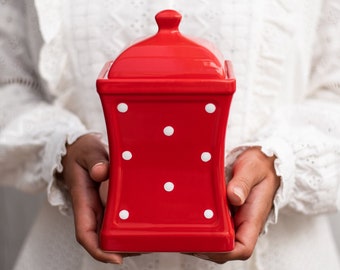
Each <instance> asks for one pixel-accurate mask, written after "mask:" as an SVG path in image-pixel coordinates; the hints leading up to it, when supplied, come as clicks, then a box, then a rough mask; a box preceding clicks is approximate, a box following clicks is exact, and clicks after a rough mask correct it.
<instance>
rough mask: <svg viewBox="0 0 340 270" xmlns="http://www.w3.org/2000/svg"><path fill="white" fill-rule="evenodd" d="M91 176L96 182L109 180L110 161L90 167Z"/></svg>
mask: <svg viewBox="0 0 340 270" xmlns="http://www.w3.org/2000/svg"><path fill="white" fill-rule="evenodd" d="M89 174H90V176H91V178H92V179H93V180H94V181H96V182H102V181H105V180H107V179H108V178H109V163H108V161H100V162H98V163H95V164H94V165H93V166H92V167H90V170H89Z"/></svg>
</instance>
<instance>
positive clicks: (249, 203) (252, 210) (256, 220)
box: [194, 183, 271, 264]
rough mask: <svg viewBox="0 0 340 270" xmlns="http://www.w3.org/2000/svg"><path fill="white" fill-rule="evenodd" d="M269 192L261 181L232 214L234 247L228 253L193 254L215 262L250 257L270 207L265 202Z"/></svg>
mask: <svg viewBox="0 0 340 270" xmlns="http://www.w3.org/2000/svg"><path fill="white" fill-rule="evenodd" d="M268 194H269V192H267V191H266V188H264V186H263V187H262V183H261V184H259V185H258V186H256V187H255V188H254V190H253V191H252V193H251V194H250V195H249V197H248V198H247V200H246V202H245V203H244V204H243V205H242V206H241V207H239V209H238V211H237V213H236V215H235V216H234V223H235V247H234V249H233V250H232V251H231V252H228V253H199V254H194V256H196V257H199V258H201V259H205V260H209V261H213V262H216V263H220V264H222V263H225V262H227V261H232V260H247V259H249V258H250V257H251V255H252V253H253V251H254V249H255V245H256V242H257V239H258V236H259V234H260V233H261V231H262V228H263V225H264V222H265V220H266V218H267V216H268V213H269V211H270V209H271V206H270V204H268V203H267V200H266V199H267V198H268V197H270V195H268Z"/></svg>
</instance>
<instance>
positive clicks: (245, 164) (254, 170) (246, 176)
mask: <svg viewBox="0 0 340 270" xmlns="http://www.w3.org/2000/svg"><path fill="white" fill-rule="evenodd" d="M271 166H272V160H271V158H268V157H267V156H265V155H264V154H263V153H262V152H261V151H260V150H259V149H258V148H257V147H254V148H250V149H248V150H247V151H245V152H244V153H243V154H242V155H241V156H240V157H239V158H238V159H237V160H236V162H235V164H234V167H233V177H232V179H231V180H230V181H229V183H228V186H227V196H228V199H229V201H230V203H231V204H232V205H234V206H240V205H242V204H244V202H245V201H246V199H247V197H248V196H249V193H250V191H251V190H252V188H253V187H254V186H256V185H257V184H259V183H260V182H261V181H262V180H263V179H264V178H265V177H266V176H267V174H268V170H269V169H271Z"/></svg>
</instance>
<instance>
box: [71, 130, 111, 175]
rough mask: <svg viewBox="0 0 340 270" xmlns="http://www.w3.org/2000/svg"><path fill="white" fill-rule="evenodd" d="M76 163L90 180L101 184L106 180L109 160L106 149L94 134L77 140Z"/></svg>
mask: <svg viewBox="0 0 340 270" xmlns="http://www.w3.org/2000/svg"><path fill="white" fill-rule="evenodd" d="M76 143H77V149H78V151H79V149H80V151H81V153H78V154H77V163H78V164H79V165H80V166H81V167H83V168H84V169H85V170H87V171H88V172H89V174H90V176H91V178H92V180H94V181H97V182H101V181H104V180H106V179H108V174H109V158H108V153H107V150H106V147H105V146H104V144H103V143H102V142H101V140H100V138H99V137H98V136H97V135H95V134H88V135H85V136H83V137H81V138H79V139H78V141H77V142H76Z"/></svg>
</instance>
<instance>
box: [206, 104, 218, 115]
mask: <svg viewBox="0 0 340 270" xmlns="http://www.w3.org/2000/svg"><path fill="white" fill-rule="evenodd" d="M205 111H206V112H207V113H214V112H215V111H216V106H215V105H214V104H213V103H208V104H207V105H205Z"/></svg>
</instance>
